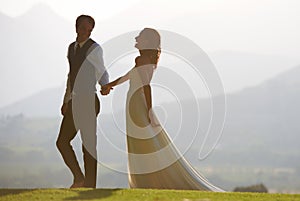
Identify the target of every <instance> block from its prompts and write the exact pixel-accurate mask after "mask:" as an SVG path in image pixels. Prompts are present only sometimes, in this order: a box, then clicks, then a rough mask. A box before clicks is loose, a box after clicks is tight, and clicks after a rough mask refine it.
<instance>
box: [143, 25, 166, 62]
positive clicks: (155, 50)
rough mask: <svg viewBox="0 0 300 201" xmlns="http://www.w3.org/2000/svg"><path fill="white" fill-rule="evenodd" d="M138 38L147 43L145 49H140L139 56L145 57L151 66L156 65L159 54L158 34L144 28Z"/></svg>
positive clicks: (153, 30)
mask: <svg viewBox="0 0 300 201" xmlns="http://www.w3.org/2000/svg"><path fill="white" fill-rule="evenodd" d="M140 36H141V37H142V38H143V39H144V40H146V41H147V43H146V44H145V47H143V48H142V49H140V53H141V55H143V56H147V57H148V58H149V59H150V62H151V63H152V64H157V63H158V60H159V56H160V53H161V47H160V34H159V33H158V31H156V30H155V29H152V28H144V29H143V30H142V31H141V33H140ZM155 67H156V65H155Z"/></svg>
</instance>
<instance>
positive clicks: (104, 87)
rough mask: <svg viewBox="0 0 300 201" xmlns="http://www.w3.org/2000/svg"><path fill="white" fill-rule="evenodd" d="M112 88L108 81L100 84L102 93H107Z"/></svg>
mask: <svg viewBox="0 0 300 201" xmlns="http://www.w3.org/2000/svg"><path fill="white" fill-rule="evenodd" d="M111 89H113V88H112V86H111V85H110V84H109V83H108V84H106V85H103V86H101V91H100V93H101V94H102V95H107V94H109V92H110V90H111Z"/></svg>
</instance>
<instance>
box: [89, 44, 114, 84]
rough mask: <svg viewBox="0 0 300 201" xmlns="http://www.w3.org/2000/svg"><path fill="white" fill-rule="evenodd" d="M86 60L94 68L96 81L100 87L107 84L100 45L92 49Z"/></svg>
mask: <svg viewBox="0 0 300 201" xmlns="http://www.w3.org/2000/svg"><path fill="white" fill-rule="evenodd" d="M87 60H88V61H89V62H90V63H91V64H92V65H93V66H94V67H95V72H96V79H97V80H98V82H99V84H100V85H101V86H103V85H106V84H107V83H109V75H108V72H107V70H106V68H105V66H104V61H103V50H102V48H101V47H100V45H98V44H97V46H96V47H95V48H94V49H93V51H92V52H91V53H89V55H88V56H87Z"/></svg>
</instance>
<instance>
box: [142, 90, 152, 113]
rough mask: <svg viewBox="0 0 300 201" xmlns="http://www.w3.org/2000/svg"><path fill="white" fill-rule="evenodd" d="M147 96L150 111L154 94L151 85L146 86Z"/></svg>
mask: <svg viewBox="0 0 300 201" xmlns="http://www.w3.org/2000/svg"><path fill="white" fill-rule="evenodd" d="M144 92H145V98H146V103H147V108H148V112H150V110H151V109H152V95H151V87H150V85H145V86H144Z"/></svg>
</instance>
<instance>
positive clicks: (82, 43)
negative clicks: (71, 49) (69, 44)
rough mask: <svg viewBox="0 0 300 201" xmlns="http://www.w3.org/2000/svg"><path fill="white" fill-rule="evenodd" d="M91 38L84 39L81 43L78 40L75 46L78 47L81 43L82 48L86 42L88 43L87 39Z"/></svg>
mask: <svg viewBox="0 0 300 201" xmlns="http://www.w3.org/2000/svg"><path fill="white" fill-rule="evenodd" d="M89 39H90V38H88V39H86V40H85V41H82V42H81V43H78V42H77V41H76V43H75V47H76V46H77V45H79V46H80V48H82V46H84V44H85V43H86V41H88V40H89Z"/></svg>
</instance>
